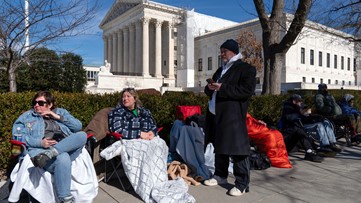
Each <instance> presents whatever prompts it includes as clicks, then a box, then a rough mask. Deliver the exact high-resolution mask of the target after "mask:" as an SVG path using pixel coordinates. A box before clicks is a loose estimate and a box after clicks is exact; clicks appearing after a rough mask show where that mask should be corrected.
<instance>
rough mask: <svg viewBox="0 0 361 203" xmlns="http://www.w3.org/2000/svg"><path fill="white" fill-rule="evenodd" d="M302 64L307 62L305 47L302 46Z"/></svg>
mask: <svg viewBox="0 0 361 203" xmlns="http://www.w3.org/2000/svg"><path fill="white" fill-rule="evenodd" d="M301 64H305V48H303V47H301Z"/></svg>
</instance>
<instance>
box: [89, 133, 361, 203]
mask: <svg viewBox="0 0 361 203" xmlns="http://www.w3.org/2000/svg"><path fill="white" fill-rule="evenodd" d="M339 143H340V145H341V146H342V147H343V152H342V153H340V154H338V155H336V157H334V158H325V160H324V161H323V162H322V163H314V162H310V161H304V160H303V157H304V153H294V154H291V155H290V157H289V159H290V161H291V162H292V165H293V168H292V169H280V168H273V167H271V168H269V169H266V170H261V171H257V170H252V171H251V185H250V192H249V193H247V194H245V195H243V196H241V197H231V196H229V195H227V194H226V192H227V190H228V189H230V188H232V187H233V185H232V184H228V185H225V186H214V187H207V186H204V185H200V186H190V187H189V193H190V194H191V195H193V196H194V198H195V199H196V201H197V202H201V203H205V202H212V203H213V202H214V203H216V202H219V203H231V202H244V203H248V202H264V203H283V202H285V203H286V202H287V203H288V202H290V203H297V202H315V203H316V202H317V203H319V202H327V203H333V202H335V203H336V202H342V203H347V202H361V162H360V161H361V146H353V147H352V148H350V147H345V146H344V145H345V144H344V142H343V140H341V141H340V142H339ZM228 182H229V183H234V177H233V176H232V175H231V176H230V177H229V178H228ZM99 186H100V187H99V194H98V196H97V197H96V199H95V201H94V202H95V203H105V202H106V203H116V202H124V203H136V202H142V201H141V200H140V199H139V197H138V196H137V195H136V194H134V192H124V191H122V190H120V189H119V188H121V187H120V186H119V185H117V180H116V179H113V180H111V181H109V182H108V183H104V182H100V185H99Z"/></svg>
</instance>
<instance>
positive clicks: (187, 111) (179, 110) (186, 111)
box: [176, 105, 201, 121]
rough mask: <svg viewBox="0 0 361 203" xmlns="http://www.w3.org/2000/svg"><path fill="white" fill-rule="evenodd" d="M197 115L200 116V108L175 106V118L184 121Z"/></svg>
mask: <svg viewBox="0 0 361 203" xmlns="http://www.w3.org/2000/svg"><path fill="white" fill-rule="evenodd" d="M196 114H199V115H201V106H182V105H181V106H177V107H176V118H177V119H179V120H182V121H185V120H186V118H188V117H190V116H193V115H196Z"/></svg>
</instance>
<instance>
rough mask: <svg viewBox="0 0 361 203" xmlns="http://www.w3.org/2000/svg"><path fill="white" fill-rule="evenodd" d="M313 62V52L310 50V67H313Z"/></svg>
mask: <svg viewBox="0 0 361 203" xmlns="http://www.w3.org/2000/svg"><path fill="white" fill-rule="evenodd" d="M314 61H315V58H314V51H313V49H311V50H310V65H313V64H314Z"/></svg>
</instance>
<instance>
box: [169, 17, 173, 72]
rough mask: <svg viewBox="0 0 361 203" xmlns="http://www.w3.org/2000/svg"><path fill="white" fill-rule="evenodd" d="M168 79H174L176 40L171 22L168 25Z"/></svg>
mask: <svg viewBox="0 0 361 203" xmlns="http://www.w3.org/2000/svg"><path fill="white" fill-rule="evenodd" d="M168 78H170V79H174V38H173V25H172V23H171V22H169V23H168Z"/></svg>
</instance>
